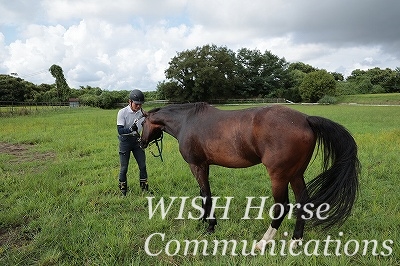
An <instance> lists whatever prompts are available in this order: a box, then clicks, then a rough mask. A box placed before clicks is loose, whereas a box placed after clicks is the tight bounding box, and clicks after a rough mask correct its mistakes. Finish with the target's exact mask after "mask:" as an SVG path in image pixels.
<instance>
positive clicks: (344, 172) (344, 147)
mask: <svg viewBox="0 0 400 266" xmlns="http://www.w3.org/2000/svg"><path fill="white" fill-rule="evenodd" d="M307 121H308V123H309V124H310V126H311V128H312V130H313V131H314V134H315V135H316V137H317V143H318V147H317V148H321V144H322V145H323V152H324V153H323V173H321V174H320V175H318V176H317V177H316V178H315V179H313V180H311V181H310V182H309V183H307V185H306V186H307V192H308V195H306V194H304V197H306V198H303V201H302V202H303V203H304V202H306V203H312V204H314V205H311V204H309V205H308V206H314V207H313V209H314V211H315V210H316V209H317V207H318V206H320V205H321V204H323V203H327V204H329V211H328V212H326V213H323V216H324V217H325V216H327V215H329V216H328V218H326V219H318V217H316V215H313V218H314V219H313V220H312V221H311V223H312V224H313V225H320V224H323V226H324V228H328V227H331V226H333V225H334V224H339V225H341V224H342V223H343V222H344V221H345V220H346V219H347V218H348V217H349V215H350V213H351V210H352V208H353V204H354V202H355V200H356V196H357V191H358V175H359V174H360V170H361V164H360V162H359V160H358V158H357V144H356V142H355V140H354V138H353V137H352V136H351V134H350V133H349V132H348V131H347V130H346V128H344V127H343V126H341V125H339V124H337V123H335V122H333V121H331V120H329V119H326V118H323V117H318V116H309V117H307ZM308 209H311V208H308Z"/></svg>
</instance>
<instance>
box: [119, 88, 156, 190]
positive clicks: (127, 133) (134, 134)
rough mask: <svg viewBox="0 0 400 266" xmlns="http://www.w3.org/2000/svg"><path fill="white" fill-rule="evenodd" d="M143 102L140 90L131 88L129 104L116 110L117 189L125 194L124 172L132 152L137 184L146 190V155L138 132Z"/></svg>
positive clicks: (125, 180)
mask: <svg viewBox="0 0 400 266" xmlns="http://www.w3.org/2000/svg"><path fill="white" fill-rule="evenodd" d="M143 103H144V94H143V92H141V91H140V90H132V91H131V92H130V94H129V104H128V105H127V106H126V107H124V108H122V109H121V110H119V111H118V115H117V130H118V139H119V159H120V165H121V167H120V172H119V189H120V190H121V192H122V194H123V195H124V196H125V195H126V192H127V190H128V185H127V178H126V174H127V172H128V165H129V159H130V154H131V152H132V154H133V156H134V157H135V159H136V162H137V164H138V167H139V184H140V187H141V189H142V191H148V189H149V185H148V183H147V170H146V155H145V152H144V150H143V149H142V148H141V147H140V146H139V137H140V135H139V132H141V130H142V122H143V120H144V117H143V110H142V104H143Z"/></svg>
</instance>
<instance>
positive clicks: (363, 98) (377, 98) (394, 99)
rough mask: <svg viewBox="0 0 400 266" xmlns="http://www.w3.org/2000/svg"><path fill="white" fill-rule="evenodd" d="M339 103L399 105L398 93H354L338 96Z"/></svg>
mask: <svg viewBox="0 0 400 266" xmlns="http://www.w3.org/2000/svg"><path fill="white" fill-rule="evenodd" d="M339 102H341V103H358V104H376V105H379V104H380V105H400V93H377V94H356V95H343V96H339Z"/></svg>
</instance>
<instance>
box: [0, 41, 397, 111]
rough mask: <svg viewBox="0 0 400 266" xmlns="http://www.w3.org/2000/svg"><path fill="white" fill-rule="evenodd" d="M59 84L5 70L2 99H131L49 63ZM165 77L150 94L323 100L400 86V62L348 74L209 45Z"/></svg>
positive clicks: (180, 59)
mask: <svg viewBox="0 0 400 266" xmlns="http://www.w3.org/2000/svg"><path fill="white" fill-rule="evenodd" d="M49 71H50V73H51V74H52V76H53V77H54V78H55V83H54V84H40V85H35V84H33V83H31V82H28V81H25V80H23V79H21V78H19V77H17V76H11V75H0V101H16V102H63V101H68V99H69V98H79V100H80V102H82V103H83V104H85V105H89V106H95V107H101V108H112V107H114V106H115V104H116V103H121V102H126V101H127V98H128V95H129V91H107V90H102V89H101V88H98V87H90V86H80V87H79V88H77V89H75V88H70V87H69V86H68V84H67V82H66V80H65V77H64V74H63V70H62V68H61V67H60V66H58V65H52V66H51V67H50V68H49ZM165 78H166V79H165V80H164V81H161V82H159V83H158V84H157V87H156V88H155V90H153V91H151V92H145V96H146V98H147V100H156V99H158V100H170V101H174V102H195V101H212V100H216V99H218V100H224V99H246V98H264V97H268V98H270V97H279V98H286V99H288V100H290V101H293V102H317V101H321V100H324V99H326V98H327V97H328V98H330V99H331V98H332V97H336V96H339V95H349V94H360V93H361V94H362V93H391V92H400V68H399V67H398V68H396V69H395V70H392V69H389V68H386V69H380V68H378V67H376V68H372V69H369V70H359V69H356V70H354V71H353V72H352V73H351V75H350V76H348V77H347V78H346V79H345V78H344V76H343V75H342V74H341V73H337V72H328V71H326V70H324V69H318V68H315V67H313V66H311V65H308V64H305V63H302V62H295V63H289V62H287V61H286V60H285V58H279V57H278V56H276V55H274V54H272V53H271V52H270V51H265V52H261V51H259V50H256V49H255V50H250V49H247V48H241V49H239V50H238V51H237V52H236V53H235V52H233V51H232V50H230V49H228V48H227V47H223V46H220V47H218V46H216V45H204V46H202V47H196V48H194V49H191V50H185V51H182V52H178V53H177V55H176V56H174V57H173V58H172V59H171V61H170V62H169V66H168V68H167V69H166V70H165Z"/></svg>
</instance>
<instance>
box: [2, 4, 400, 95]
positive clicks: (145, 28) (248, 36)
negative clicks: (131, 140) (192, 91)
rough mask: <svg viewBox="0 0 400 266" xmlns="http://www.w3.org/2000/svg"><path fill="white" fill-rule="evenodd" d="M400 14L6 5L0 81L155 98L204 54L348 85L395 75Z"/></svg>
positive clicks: (313, 8)
mask: <svg viewBox="0 0 400 266" xmlns="http://www.w3.org/2000/svg"><path fill="white" fill-rule="evenodd" d="M33 2H35V3H33ZM32 6H34V7H35V8H32ZM399 8H400V1H395V0H385V4H383V3H382V2H378V1H373V0H362V1H361V0H355V1H350V2H349V1H345V0H338V1H334V2H327V1H322V2H321V1H317V0H304V1H297V0H288V1H279V0H267V1H266V0H253V1H250V2H243V1H239V0H231V1H222V0H212V1H211V0H202V1H200V0H191V1H189V0H166V1H158V0H148V1H140V0H136V1H130V0H113V1H102V2H99V1H97V0H68V1H67V0H42V1H39V0H34V1H31V2H29V4H27V3H26V2H24V1H11V2H10V1H9V2H7V3H5V2H4V3H3V2H0V11H1V14H2V16H1V17H0V59H1V62H0V72H1V73H11V72H17V73H18V74H19V75H20V76H21V77H23V78H25V79H27V80H29V81H31V82H34V83H37V84H40V83H53V82H54V79H53V77H52V76H51V75H50V73H48V71H47V70H48V69H49V67H50V66H51V65H52V64H58V65H60V66H61V67H62V68H63V70H64V74H65V75H66V79H67V82H68V83H69V85H70V86H72V87H75V88H78V87H79V86H86V85H90V86H98V87H101V88H102V89H109V90H114V89H132V88H140V89H143V90H154V89H155V88H156V84H157V83H158V82H160V81H162V80H163V79H164V71H165V69H166V68H167V67H168V62H169V61H170V60H171V58H172V57H174V56H175V55H176V54H177V52H181V51H183V50H186V49H193V48H195V47H196V46H203V45H205V44H216V45H218V46H226V47H227V48H229V49H231V50H233V51H237V50H238V49H240V48H243V47H245V48H249V49H258V50H260V51H262V52H264V51H265V50H269V51H271V52H272V53H274V54H276V55H278V56H279V57H285V58H286V60H287V61H289V62H297V61H301V62H304V63H307V64H310V65H313V66H315V67H318V68H324V69H327V70H328V71H338V72H342V73H343V74H345V75H349V74H350V73H351V71H352V70H354V69H356V68H361V69H367V68H371V67H375V66H377V67H382V68H386V67H389V68H393V69H394V68H395V67H397V66H400V50H399V49H398V47H399V46H400V27H398V25H399V24H400V17H399V16H398V15H397V13H396V12H397V10H399Z"/></svg>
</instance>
